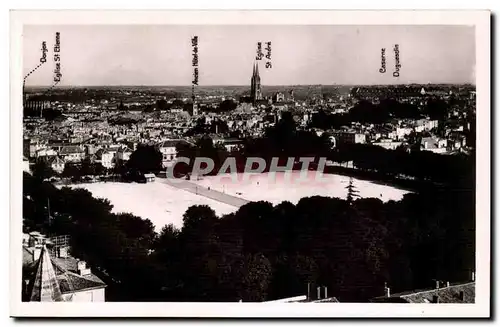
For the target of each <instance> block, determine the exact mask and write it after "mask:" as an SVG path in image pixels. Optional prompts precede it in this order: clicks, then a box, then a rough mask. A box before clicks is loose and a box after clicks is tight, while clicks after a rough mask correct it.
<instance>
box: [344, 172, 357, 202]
mask: <svg viewBox="0 0 500 327" xmlns="http://www.w3.org/2000/svg"><path fill="white" fill-rule="evenodd" d="M346 189H347V202H348V203H352V201H353V200H354V198H356V197H358V196H359V195H358V193H359V191H358V190H357V189H356V187H355V186H354V183H353V179H352V177H351V178H349V185H347V186H346Z"/></svg>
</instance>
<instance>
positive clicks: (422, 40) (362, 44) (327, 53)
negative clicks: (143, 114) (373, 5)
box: [23, 25, 475, 86]
mask: <svg viewBox="0 0 500 327" xmlns="http://www.w3.org/2000/svg"><path fill="white" fill-rule="evenodd" d="M56 32H59V33H60V47H61V50H60V65H61V66H60V68H61V73H62V78H61V82H60V84H59V85H64V86H91V85H164V86H166V85H191V81H192V76H193V67H192V45H191V37H193V36H195V35H196V36H198V61H199V66H198V69H199V85H249V84H250V77H251V74H252V65H253V63H254V62H255V56H256V48H257V42H262V45H263V48H265V42H268V41H270V42H271V60H270V62H271V65H272V67H271V68H269V69H266V67H265V64H266V59H263V60H262V61H258V63H259V71H260V76H261V83H262V85H298V84H303V85H308V84H323V85H334V84H339V85H355V84H363V85H369V84H407V83H472V84H474V83H475V35H474V33H475V31H474V27H473V26H451V25H442V26H429V25H427V26H424V25H419V26H418V25H413V26H401V25H399V26H355V25H353V26H341V25H272V26H271V25H268V26H265V25H257V26H255V25H254V26H245V25H232V26H229V25H225V26H223V25H198V26H195V25H73V26H66V25H60V26H46V25H43V26H33V25H27V26H24V29H23V73H24V75H25V76H26V75H27V74H28V73H29V72H30V71H32V70H33V69H35V68H36V67H37V66H38V65H39V64H40V58H41V55H42V50H41V48H42V42H43V41H45V42H46V44H47V48H48V52H47V58H48V60H47V62H46V63H45V64H43V65H41V66H40V67H38V68H37V69H36V70H35V71H34V72H32V73H31V74H30V75H29V76H28V77H27V78H26V80H25V82H26V85H28V86H30V85H31V86H45V85H52V84H53V79H54V69H55V63H54V60H53V56H54V51H53V46H54V44H55V33H56ZM395 44H397V45H398V48H399V60H400V65H401V68H400V71H399V74H400V75H399V77H394V76H393V74H392V72H393V71H394V70H395V64H396V62H395V61H396V60H395V53H394V51H393V48H394V45H395ZM382 48H385V57H386V70H387V72H386V73H384V74H382V73H380V72H379V69H380V68H381V61H382V60H381V49H382ZM263 51H264V54H266V53H267V52H266V51H265V50H264V49H263Z"/></svg>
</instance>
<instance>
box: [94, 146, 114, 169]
mask: <svg viewBox="0 0 500 327" xmlns="http://www.w3.org/2000/svg"><path fill="white" fill-rule="evenodd" d="M96 156H97V160H96V162H97V163H101V165H102V166H103V167H104V168H106V169H111V168H113V167H114V166H115V155H114V153H113V152H110V151H107V150H105V149H100V150H99V151H97V152H96Z"/></svg>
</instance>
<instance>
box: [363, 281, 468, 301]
mask: <svg viewBox="0 0 500 327" xmlns="http://www.w3.org/2000/svg"><path fill="white" fill-rule="evenodd" d="M385 292H386V294H385V296H381V297H377V298H375V299H373V300H371V302H377V303H474V301H475V298H476V282H475V281H472V282H468V283H460V284H450V283H448V282H447V283H446V284H445V285H444V286H441V283H440V282H436V288H434V289H427V290H420V291H410V292H403V293H396V294H391V293H390V289H389V288H388V287H385Z"/></svg>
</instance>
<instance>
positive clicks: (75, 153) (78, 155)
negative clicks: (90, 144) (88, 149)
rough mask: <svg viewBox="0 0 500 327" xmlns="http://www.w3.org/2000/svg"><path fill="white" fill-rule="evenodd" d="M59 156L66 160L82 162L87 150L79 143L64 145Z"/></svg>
mask: <svg viewBox="0 0 500 327" xmlns="http://www.w3.org/2000/svg"><path fill="white" fill-rule="evenodd" d="M59 156H60V157H62V158H63V159H64V161H66V162H81V161H82V160H83V159H84V158H85V150H84V149H83V148H82V147H80V146H78V145H69V146H63V147H62V148H61V151H59Z"/></svg>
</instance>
